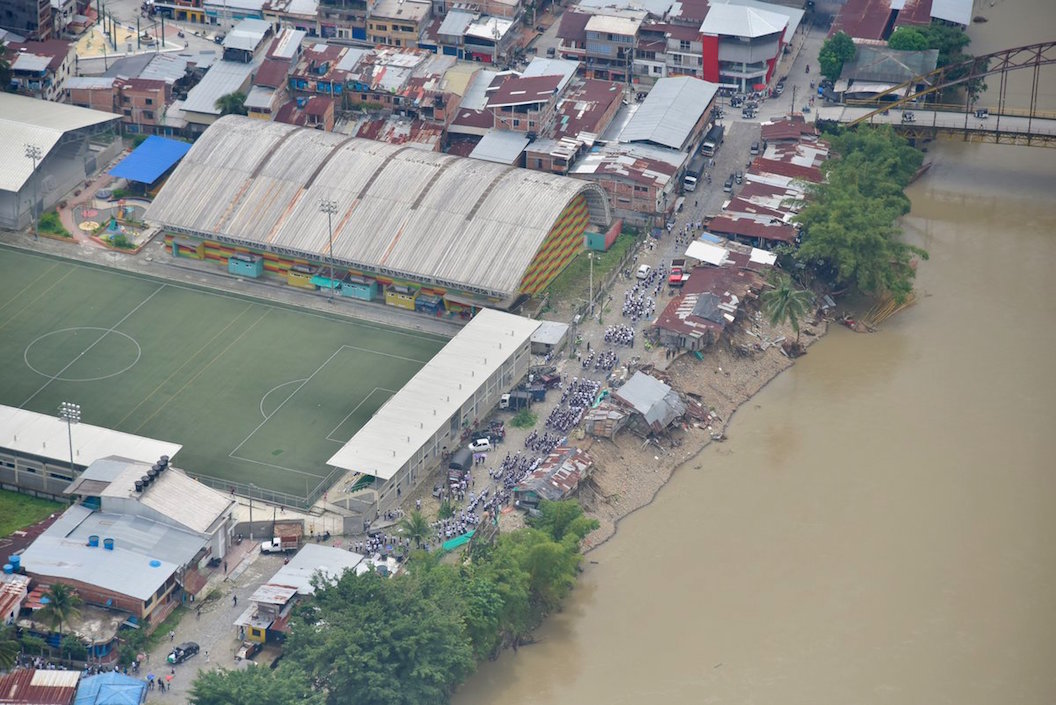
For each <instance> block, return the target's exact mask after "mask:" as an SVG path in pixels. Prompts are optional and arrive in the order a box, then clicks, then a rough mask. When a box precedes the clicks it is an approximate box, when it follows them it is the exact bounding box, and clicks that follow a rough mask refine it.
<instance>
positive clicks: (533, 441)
mask: <svg viewBox="0 0 1056 705" xmlns="http://www.w3.org/2000/svg"><path fill="white" fill-rule="evenodd" d="M560 442H561V439H560V438H559V437H558V436H557V435H556V434H551V433H550V432H549V431H544V432H543V435H541V436H540V435H539V432H538V431H532V432H531V433H529V434H528V435H527V436H525V437H524V447H525V448H527V449H528V450H532V451H535V452H536V453H539V454H541V455H550V452H551V451H553V449H554V448H556V447H557V444H558V443H560Z"/></svg>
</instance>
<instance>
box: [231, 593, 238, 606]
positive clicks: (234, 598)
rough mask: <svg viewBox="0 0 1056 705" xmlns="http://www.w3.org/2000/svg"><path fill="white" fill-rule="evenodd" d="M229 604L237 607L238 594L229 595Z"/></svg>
mask: <svg viewBox="0 0 1056 705" xmlns="http://www.w3.org/2000/svg"><path fill="white" fill-rule="evenodd" d="M231 606H232V607H238V595H232V596H231Z"/></svg>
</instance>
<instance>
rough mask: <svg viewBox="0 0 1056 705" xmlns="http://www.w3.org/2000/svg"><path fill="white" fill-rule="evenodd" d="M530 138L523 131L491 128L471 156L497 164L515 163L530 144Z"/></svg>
mask: <svg viewBox="0 0 1056 705" xmlns="http://www.w3.org/2000/svg"><path fill="white" fill-rule="evenodd" d="M528 142H529V140H528V138H527V137H525V136H524V133H523V132H510V131H508V130H491V131H489V132H488V134H486V135H484V136H483V137H481V138H480V142H478V143H477V146H476V147H474V148H473V151H472V152H470V154H469V156H470V157H472V158H473V159H482V160H484V161H486V162H496V163H497V164H513V163H515V162H516V161H517V159H518V157H520V156H521V152H523V151H524V148H525V147H527V146H528Z"/></svg>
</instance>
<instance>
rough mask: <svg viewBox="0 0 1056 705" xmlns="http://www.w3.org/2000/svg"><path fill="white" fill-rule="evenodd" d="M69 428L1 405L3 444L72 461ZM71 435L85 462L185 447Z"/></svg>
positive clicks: (80, 431) (104, 431) (100, 434)
mask: <svg viewBox="0 0 1056 705" xmlns="http://www.w3.org/2000/svg"><path fill="white" fill-rule="evenodd" d="M38 102H44V101H38ZM50 105H56V104H55V103H50ZM66 431H67V429H66V422H65V421H63V420H62V419H60V418H57V417H55V416H48V415H47V414H38V413H37V412H35V411H27V410H25V409H18V408H15V407H13V406H2V405H0V448H9V449H11V450H13V451H15V452H17V453H26V454H31V455H36V456H39V457H42V458H47V459H48V460H56V461H61V462H64V463H65V462H69V460H70V451H69V442H68V440H67V433H66ZM71 435H72V437H73V455H74V459H75V460H76V463H77V465H84V466H87V465H91V464H92V463H94V462H95V461H96V460H99V459H100V458H105V457H107V456H110V455H120V456H122V457H125V458H133V459H135V460H143V461H148V460H149V461H150V462H151V463H153V462H156V461H157V459H158V458H160V457H161V456H163V455H167V456H169V457H170V458H171V457H173V456H175V455H176V453H178V452H179V450H180V448H182V447H183V446H181V445H180V444H178V443H169V442H168V441H157V440H154V439H153V438H144V437H143V436H133V435H132V434H130V433H122V432H120V431H114V430H112V429H109V428H103V427H101V426H92V425H91V424H86V423H79V424H74V426H73V428H72V429H71Z"/></svg>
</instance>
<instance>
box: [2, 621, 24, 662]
mask: <svg viewBox="0 0 1056 705" xmlns="http://www.w3.org/2000/svg"><path fill="white" fill-rule="evenodd" d="M21 650H22V646H21V645H20V644H19V643H18V639H16V638H15V630H14V628H13V627H4V628H3V629H2V630H0V671H6V670H8V669H10V668H12V667H14V665H15V662H16V661H17V660H18V652H19V651H21Z"/></svg>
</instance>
